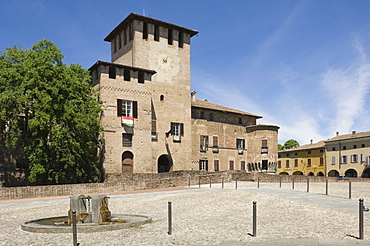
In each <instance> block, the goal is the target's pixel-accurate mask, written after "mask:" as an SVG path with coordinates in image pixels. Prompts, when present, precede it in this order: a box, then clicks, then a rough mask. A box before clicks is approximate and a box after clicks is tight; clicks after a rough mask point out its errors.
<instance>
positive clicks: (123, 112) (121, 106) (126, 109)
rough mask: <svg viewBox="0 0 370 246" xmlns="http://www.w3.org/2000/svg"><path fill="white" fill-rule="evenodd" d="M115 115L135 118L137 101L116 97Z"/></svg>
mask: <svg viewBox="0 0 370 246" xmlns="http://www.w3.org/2000/svg"><path fill="white" fill-rule="evenodd" d="M117 116H118V117H121V116H126V117H134V118H137V101H128V100H121V99H117Z"/></svg>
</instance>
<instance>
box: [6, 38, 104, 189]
mask: <svg viewBox="0 0 370 246" xmlns="http://www.w3.org/2000/svg"><path fill="white" fill-rule="evenodd" d="M62 59H63V55H62V53H61V51H60V50H59V49H58V48H57V46H56V45H54V44H53V43H52V42H50V41H48V40H42V41H39V42H38V43H37V44H36V45H33V46H32V48H31V49H23V48H20V47H13V48H8V49H6V50H5V51H4V52H0V105H1V106H2V107H1V108H0V135H1V136H0V139H1V138H2V139H4V141H5V143H6V146H7V147H8V148H21V149H20V151H24V153H25V155H26V156H25V157H26V158H27V159H28V166H29V169H30V176H29V181H30V182H41V183H54V182H55V183H75V182H88V181H97V180H98V177H99V174H100V168H99V165H98V164H97V163H98V160H97V155H96V151H97V147H98V146H99V143H100V141H101V140H100V137H99V136H100V132H101V130H102V129H101V126H100V123H99V118H98V116H99V113H100V111H101V108H100V104H99V102H98V101H97V100H96V97H95V96H94V92H93V90H92V88H91V86H90V85H89V82H90V74H89V72H88V71H87V70H85V69H83V68H82V67H81V66H80V65H76V64H70V65H69V66H67V65H65V64H64V63H63V62H62Z"/></svg>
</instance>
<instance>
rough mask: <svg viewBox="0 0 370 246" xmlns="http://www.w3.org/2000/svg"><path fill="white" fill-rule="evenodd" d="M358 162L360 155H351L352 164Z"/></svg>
mask: <svg viewBox="0 0 370 246" xmlns="http://www.w3.org/2000/svg"><path fill="white" fill-rule="evenodd" d="M357 161H358V155H351V162H352V163H353V162H357Z"/></svg>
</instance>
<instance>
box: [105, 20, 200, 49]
mask: <svg viewBox="0 0 370 246" xmlns="http://www.w3.org/2000/svg"><path fill="white" fill-rule="evenodd" d="M133 20H142V21H146V22H148V23H153V24H156V25H159V26H163V27H167V28H173V29H176V30H179V31H182V32H185V33H189V34H190V36H191V37H192V36H194V35H196V34H198V31H195V30H192V29H188V28H185V27H182V26H178V25H174V24H171V23H168V22H165V21H161V20H157V19H153V18H150V17H147V16H143V15H138V14H135V13H131V14H129V15H128V16H127V17H126V18H125V19H124V20H123V21H122V22H121V23H120V24H118V26H116V27H115V28H114V29H113V31H111V32H110V33H109V34H108V36H106V37H105V38H104V41H108V42H111V41H112V40H113V38H114V37H115V36H116V35H117V34H118V33H119V32H120V31H121V30H123V29H124V28H125V27H126V26H127V25H128V24H129V23H131V22H132V21H133Z"/></svg>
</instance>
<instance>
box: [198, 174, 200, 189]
mask: <svg viewBox="0 0 370 246" xmlns="http://www.w3.org/2000/svg"><path fill="white" fill-rule="evenodd" d="M198 183H199V188H200V176H199V181H198Z"/></svg>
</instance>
